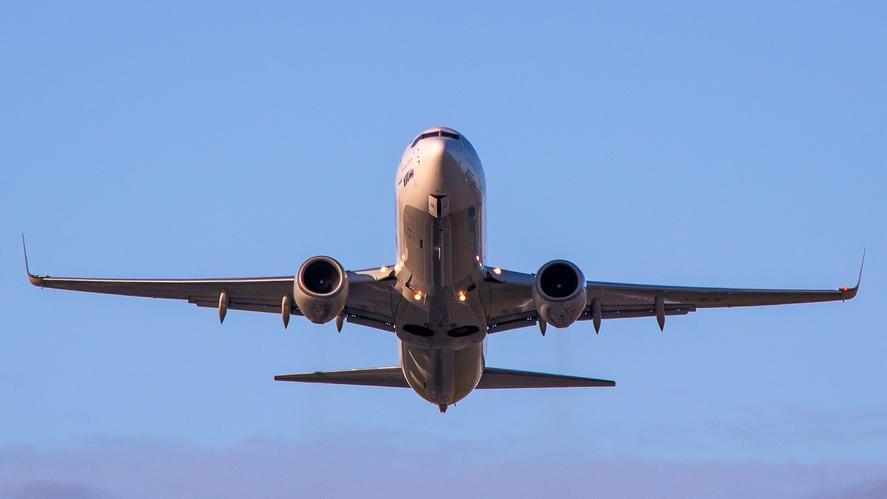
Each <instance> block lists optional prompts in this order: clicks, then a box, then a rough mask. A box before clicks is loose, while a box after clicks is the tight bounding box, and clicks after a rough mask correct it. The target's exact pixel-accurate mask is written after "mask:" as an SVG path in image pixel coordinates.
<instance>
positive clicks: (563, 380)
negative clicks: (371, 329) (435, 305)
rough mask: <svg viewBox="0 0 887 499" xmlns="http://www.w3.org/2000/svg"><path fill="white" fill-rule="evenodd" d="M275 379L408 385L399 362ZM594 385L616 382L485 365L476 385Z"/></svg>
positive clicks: (341, 383) (366, 384)
mask: <svg viewBox="0 0 887 499" xmlns="http://www.w3.org/2000/svg"><path fill="white" fill-rule="evenodd" d="M274 379H275V380H276V381H298V382H301V383H328V384H334V385H361V386H390V387H393V388H409V385H408V384H407V381H406V379H405V378H404V377H403V371H401V369H400V367H398V366H393V367H375V368H371V369H350V370H347V371H317V372H313V373H301V374H281V375H278V376H274ZM594 386H616V382H614V381H610V380H606V379H594V378H582V377H579V376H565V375H563V374H548V373H537V372H531V371H515V370H513V369H497V368H495V367H487V368H484V374H483V376H481V378H480V383H478V385H477V388H568V387H594Z"/></svg>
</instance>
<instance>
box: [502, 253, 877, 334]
mask: <svg viewBox="0 0 887 499" xmlns="http://www.w3.org/2000/svg"><path fill="white" fill-rule="evenodd" d="M864 263H865V254H863V264H864ZM496 270H497V271H498V273H494V272H488V274H487V283H488V284H489V288H490V294H489V309H490V317H489V324H488V326H489V332H491V333H494V332H500V331H507V330H509V329H516V328H520V327H527V326H532V325H535V324H536V322H537V320H538V317H537V314H536V308H535V305H534V304H533V297H532V286H533V282H534V279H535V277H534V276H533V275H532V274H524V273H520V272H512V271H506V270H499V269H496ZM861 280H862V266H860V269H859V279H858V280H857V282H856V286H854V287H852V288H850V287H842V288H837V289H820V290H809V289H743V288H706V287H687V286H659V285H649V284H627V283H616V282H600V281H587V282H586V284H585V292H586V295H587V297H588V298H587V304H586V307H585V310H584V311H583V313H582V315H581V316H580V317H579V319H578V320H595V322H596V324H595V328H596V329H597V328H598V327H600V323H599V321H600V320H601V319H618V318H625V317H657V319H659V325H660V328H661V327H664V324H665V316H669V315H685V314H688V313H690V312H694V311H696V309H699V308H717V307H756V306H761V305H783V304H790V303H811V302H822V301H837V300H842V301H843V300H850V299H852V298H853V297H855V296H856V293H857V291H858V290H859V283H860V281H861ZM596 309H598V313H597V314H596ZM596 315H597V317H595V316H596Z"/></svg>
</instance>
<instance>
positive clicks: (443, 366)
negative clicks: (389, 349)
mask: <svg viewBox="0 0 887 499" xmlns="http://www.w3.org/2000/svg"><path fill="white" fill-rule="evenodd" d="M400 348H401V351H400V355H401V366H402V369H403V374H404V376H405V377H406V379H407V383H409V385H410V387H412V389H413V390H415V391H416V393H418V394H419V395H420V396H421V397H422V398H424V399H425V400H427V401H429V402H431V403H433V404H438V405H440V404H443V405H450V404H454V403H456V402H458V401H460V400H462V399H463V398H465V396H466V395H468V394H469V393H471V391H472V390H474V388H475V387H476V386H477V384H478V382H480V377H481V375H482V374H483V369H484V358H483V344H482V343H476V344H473V345H471V346H469V347H466V348H463V349H460V350H446V349H425V348H421V347H418V346H415V345H411V344H409V343H406V342H400Z"/></svg>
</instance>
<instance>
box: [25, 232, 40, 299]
mask: <svg viewBox="0 0 887 499" xmlns="http://www.w3.org/2000/svg"><path fill="white" fill-rule="evenodd" d="M22 252H23V253H24V254H25V272H27V274H28V280H29V281H31V284H33V285H34V286H40V287H43V278H42V277H40V276H38V275H34V274H32V273H31V266H30V265H29V264H28V247H27V246H26V245H25V233H24V232H22Z"/></svg>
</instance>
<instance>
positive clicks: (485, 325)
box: [22, 127, 865, 413]
mask: <svg viewBox="0 0 887 499" xmlns="http://www.w3.org/2000/svg"><path fill="white" fill-rule="evenodd" d="M485 191H486V181H485V178H484V171H483V168H482V166H481V161H480V158H479V157H478V154H477V152H476V151H475V149H474V147H473V146H472V145H471V142H469V141H468V139H467V138H466V137H465V136H464V135H462V134H461V133H459V132H457V131H456V130H454V129H452V128H446V127H435V128H429V129H427V130H424V131H422V132H421V133H419V134H418V135H417V136H416V137H415V138H414V139H413V140H411V141H410V143H409V144H408V145H407V147H406V149H405V150H404V152H403V156H402V157H401V160H400V163H399V164H398V167H397V174H396V177H395V193H396V209H397V215H396V229H397V231H396V238H397V241H396V243H397V255H396V261H395V262H394V263H389V264H385V265H380V266H377V267H373V268H368V269H363V270H345V268H344V267H343V266H342V264H341V263H339V261H338V260H336V259H334V258H331V257H329V256H314V257H311V258H308V259H307V260H305V262H304V263H302V265H301V267H299V270H298V272H297V273H296V275H295V276H281V277H249V278H235V279H89V278H67V277H50V276H47V275H35V274H32V273H31V270H30V266H29V264H28V257H27V250H26V249H25V248H24V244H25V241H24V235H23V236H22V246H23V250H24V253H25V255H24V256H25V269H26V271H27V274H28V279H29V281H30V282H31V284H33V285H35V286H39V287H43V288H56V289H65V290H72V291H87V292H93V293H108V294H117V295H129V296H141V297H153V298H168V299H178V300H187V301H188V302H189V303H193V304H195V305H197V306H199V307H212V308H216V309H218V315H219V321H220V322H224V320H225V315H226V313H227V311H228V310H248V311H253V312H269V313H276V314H280V316H281V318H282V321H283V326H284V328H286V327H287V326H288V324H289V320H290V317H291V316H292V315H301V316H304V317H305V318H306V319H308V320H309V321H311V322H313V323H316V324H324V323H328V322H331V321H335V325H336V329H337V330H338V331H340V332H341V330H342V327H343V323H344V322H346V321H347V322H349V323H354V324H358V325H361V326H368V327H371V328H375V329H379V330H382V331H386V332H389V333H393V334H394V336H395V337H396V338H397V342H398V351H399V356H400V364H399V365H397V366H392V367H379V368H371V369H354V370H345V371H326V372H311V373H299V374H283V375H278V376H275V377H274V379H275V380H278V381H296V382H307V383H331V384H345V385H364V386H386V387H400V388H412V389H413V390H414V391H415V392H416V393H418V394H419V395H420V396H421V397H422V398H424V399H425V400H427V401H429V402H431V403H432V404H435V405H437V406H438V408H439V410H440V412H442V413H443V412H446V410H447V407H448V406H450V405H453V404H455V403H456V402H458V401H460V400H462V399H463V398H465V397H466V396H467V395H468V394H469V393H470V392H472V391H473V390H474V389H490V388H552V387H613V386H615V382H614V381H611V380H606V379H594V378H585V377H579V376H566V375H559V374H547V373H538V372H529V371H517V370H511V369H499V368H493V367H488V366H487V365H486V362H485V345H486V338H487V336H489V335H492V334H497V333H501V332H505V331H511V330H515V329H518V328H524V327H531V326H538V327H539V330H540V332H541V333H542V335H545V332H546V329H547V326H548V325H551V326H553V327H555V328H566V327H568V326H570V325H571V324H573V323H574V322H576V321H588V320H590V321H591V322H592V324H593V326H594V330H595V333H598V332H599V331H600V328H601V322H602V321H603V320H604V319H619V318H629V317H656V321H657V323H658V325H659V329H660V330H662V329H664V327H665V319H666V317H670V316H675V315H686V314H688V313H690V312H694V311H696V310H698V309H703V308H717V307H750V306H759V305H779V304H790V303H807V302H824V301H835V300H849V299H852V298H853V297H855V296H856V294H857V291H858V290H859V284H860V282H861V280H862V265H864V263H865V252H863V263H862V265H860V269H859V277H858V278H857V282H856V285H855V286H854V287H852V288H849V287H842V288H837V289H825V290H791V289H788V290H781V289H735V288H706V287H684V286H659V285H646V284H624V283H615V282H599V281H586V280H585V277H584V275H583V273H582V271H581V270H579V268H578V267H577V266H576V265H575V264H573V263H572V262H569V261H566V260H553V261H550V262H548V263H545V264H544V265H542V266H541V267H540V268H539V270H538V271H537V272H536V273H535V274H531V273H523V272H516V271H511V270H506V269H503V268H500V267H497V266H491V265H489V264H488V262H487V260H486V259H485V254H484V247H485V243H486V240H485V239H486V231H485V228H486V227H485V222H486V214H485V204H484V203H485Z"/></svg>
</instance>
